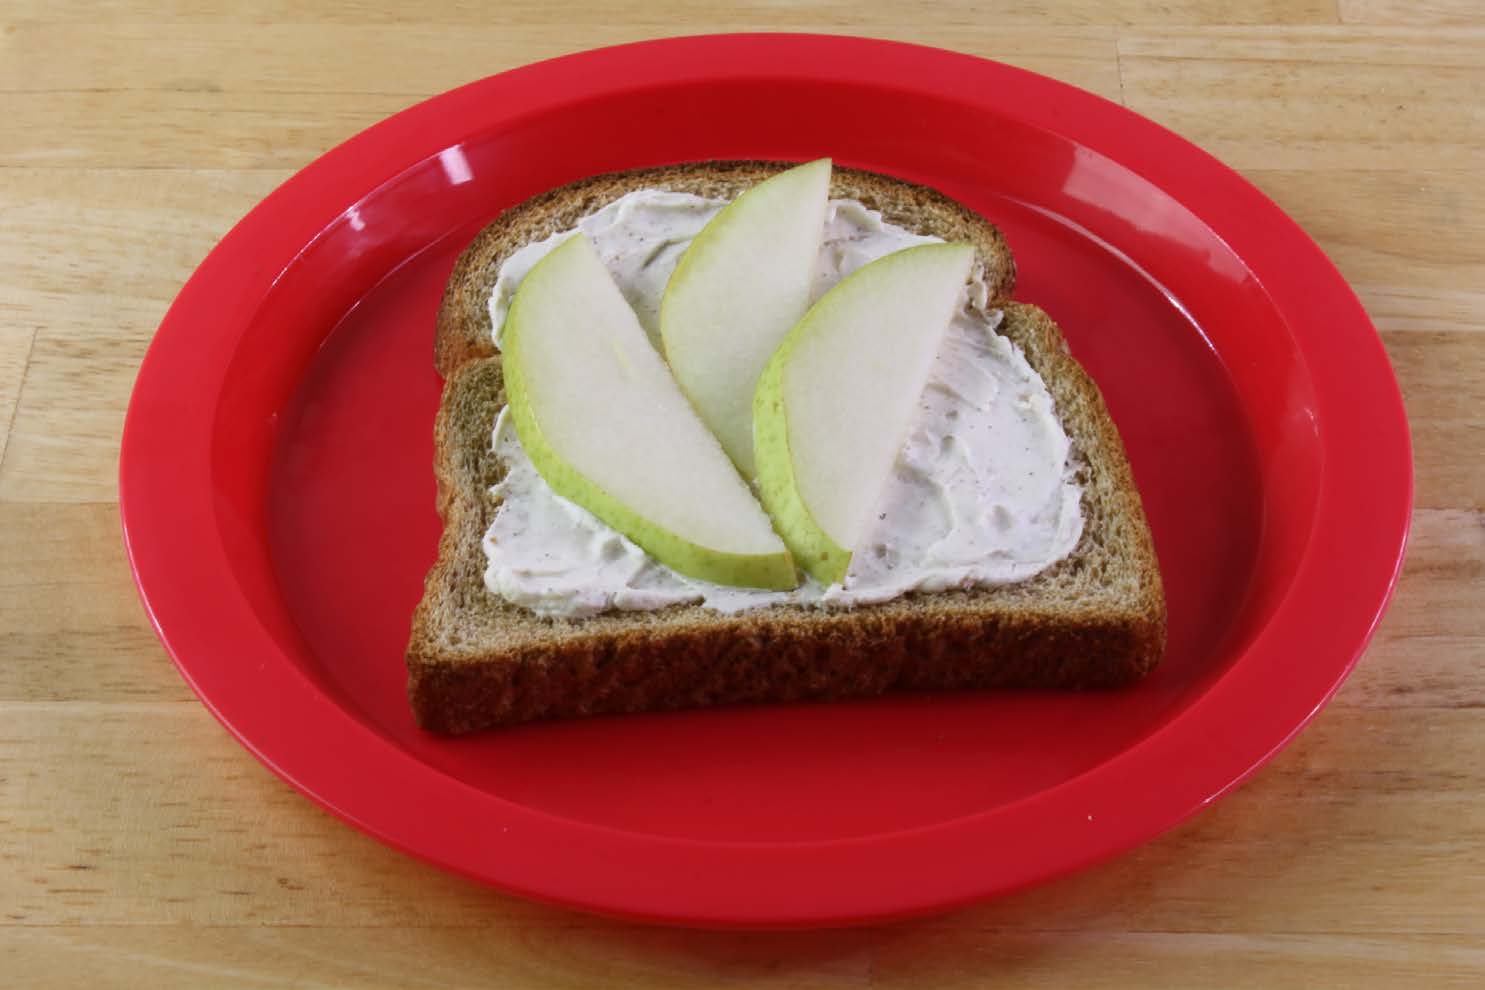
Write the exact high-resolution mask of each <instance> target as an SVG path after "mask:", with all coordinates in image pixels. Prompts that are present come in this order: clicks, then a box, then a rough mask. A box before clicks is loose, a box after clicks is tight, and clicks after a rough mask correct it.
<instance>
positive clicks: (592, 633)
mask: <svg viewBox="0 0 1485 990" xmlns="http://www.w3.org/2000/svg"><path fill="white" fill-rule="evenodd" d="M779 167H780V166H775V165H770V164H767V163H755V162H746V163H703V164H697V165H693V166H675V167H672V168H667V169H658V170H645V171H641V172H634V173H622V174H619V175H613V176H601V177H598V178H596V179H590V180H587V181H585V182H580V183H577V184H575V185H573V186H566V187H563V188H562V189H559V190H556V191H554V192H552V193H548V194H546V195H545V196H540V197H537V199H535V200H532V201H530V202H528V203H527V204H524V205H523V206H519V207H516V208H515V209H514V210H512V211H509V212H508V213H506V214H504V215H503V216H502V217H501V218H500V219H498V220H497V221H496V222H495V223H494V224H492V225H491V226H490V227H489V228H486V230H485V231H484V232H483V233H481V234H480V235H479V237H478V238H477V239H476V240H475V241H474V243H472V244H471V245H470V247H469V248H468V249H467V250H466V251H465V254H464V256H463V257H461V259H460V261H459V263H458V264H457V266H456V267H455V270H454V276H453V278H452V279H451V280H450V283H449V288H448V291H447V293H446V294H445V297H444V301H443V308H442V310H441V312H440V314H439V326H438V344H437V360H438V365H439V367H440V369H441V370H443V371H444V372H445V373H446V375H447V381H446V383H445V387H444V393H443V399H442V403H441V406H440V409H439V414H438V419H437V424H436V428H435V430H436V432H435V445H436V455H435V459H436V463H435V472H436V475H437V478H438V509H439V513H440V515H441V516H442V517H443V520H444V533H443V537H442V540H441V542H440V544H439V550H438V558H437V560H436V562H435V564H434V566H433V568H432V570H431V571H430V572H429V574H428V577H427V581H426V586H425V591H424V595H423V599H422V601H421V602H420V603H419V605H418V607H417V610H416V612H415V613H414V616H413V628H412V636H411V640H410V642H409V645H408V650H407V664H408V672H409V679H408V694H409V697H410V699H411V702H412V707H413V712H414V715H415V717H416V719H417V721H418V724H419V725H421V726H422V727H423V728H425V729H429V730H431V731H436V732H443V733H463V732H471V731H475V730H478V729H483V728H487V727H491V726H496V725H503V724H510V723H516V722H522V721H527V720H531V719H540V718H553V717H563V716H575V715H589V714H599V713H610V712H639V711H654V710H662V709H673V708H685V707H695V706H701V705H711V704H723V703H731V702H759V701H787V700H799V699H827V698H845V697H857V696H864V695H873V694H878V693H881V692H884V691H888V690H895V689H905V690H942V689H956V688H992V687H1019V688H1062V689H1079V688H1098V687H1110V686H1115V685H1119V684H1124V683H1127V682H1129V681H1133V680H1135V679H1137V678H1139V677H1141V676H1143V675H1144V674H1145V673H1147V672H1148V671H1149V670H1151V669H1152V668H1153V667H1154V666H1155V665H1156V663H1158V661H1159V659H1160V655H1161V653H1162V651H1163V650H1164V646H1165V629H1166V614H1165V597H1164V592H1163V589H1162V586H1161V579H1160V571H1159V567H1158V563H1157V561H1156V557H1155V551H1154V547H1153V544H1152V543H1151V539H1150V532H1149V527H1148V525H1147V524H1146V521H1145V516H1144V511H1143V508H1142V506H1141V504H1140V499H1139V494H1138V491H1137V490H1136V488H1135V485H1134V479H1133V476H1132V475H1131V473H1130V469H1129V464H1128V461H1127V459H1126V457H1125V453H1124V447H1123V443H1122V441H1121V440H1120V437H1119V434H1118V431H1117V430H1116V429H1115V427H1114V424H1113V421H1112V420H1111V419H1110V417H1109V414H1108V410H1107V409H1106V408H1105V406H1104V403H1103V398H1102V396H1101V394H1100V393H1099V391H1098V387H1097V386H1096V385H1095V384H1094V383H1093V381H1092V380H1091V379H1090V378H1089V377H1088V376H1087V374H1086V373H1085V372H1084V371H1083V369H1082V367H1081V366H1080V365H1079V364H1078V363H1077V362H1076V361H1075V360H1074V359H1073V358H1072V357H1071V355H1070V354H1069V353H1068V350H1067V346H1066V343H1065V341H1064V340H1063V337H1062V334H1061V332H1060V331H1059V330H1058V328H1057V326H1056V324H1054V323H1053V322H1052V320H1051V319H1050V318H1049V317H1048V316H1047V314H1045V313H1044V312H1042V311H1041V310H1040V309H1037V308H1036V307H1034V306H1027V305H1021V304H1017V303H1010V302H1004V303H1002V304H1001V305H1002V308H1003V311H1004V313H1005V319H1004V320H1003V322H1002V323H1001V325H1000V328H999V332H1000V333H1002V334H1004V335H1005V336H1007V337H1009V338H1010V339H1011V340H1012V341H1013V342H1014V343H1015V344H1017V345H1018V346H1019V347H1020V348H1021V350H1022V352H1023V353H1024V354H1025V356H1026V358H1027V360H1028V361H1029V362H1030V364H1031V366H1032V367H1033V368H1035V369H1036V371H1037V373H1038V374H1040V375H1041V377H1042V379H1043V380H1044V381H1045V382H1046V384H1047V387H1048V390H1049V391H1050V392H1051V394H1052V398H1053V402H1054V404H1055V407H1056V411H1057V416H1058V418H1059V419H1060V421H1061V422H1062V425H1063V428H1064V429H1065V430H1066V432H1067V434H1068V436H1069V437H1070V438H1071V440H1072V454H1071V457H1072V458H1073V464H1074V467H1075V470H1076V474H1077V479H1078V481H1079V483H1080V484H1081V486H1082V490H1083V498H1082V511H1083V516H1084V528H1083V535H1082V537H1081V539H1080V541H1079V543H1078V545H1077V547H1076V548H1075V549H1074V551H1073V553H1072V554H1071V555H1070V556H1068V557H1067V558H1065V559H1063V560H1062V561H1060V562H1058V563H1056V564H1054V565H1053V566H1052V567H1050V568H1048V569H1047V570H1045V571H1043V572H1041V573H1040V574H1038V575H1036V576H1035V577H1032V578H1030V579H1028V580H1025V581H1022V582H1019V583H1016V584H1011V585H1003V586H996V587H988V588H978V589H974V590H968V591H945V592H935V593H931V594H921V593H920V594H911V595H907V596H904V597H902V598H898V599H896V600H893V601H889V602H885V603H882V604H878V605H861V606H856V607H854V608H850V609H831V608H816V607H810V606H807V605H775V606H770V607H768V608H762V609H758V610H756V611H751V612H744V613H740V614H736V615H725V614H721V613H717V612H714V611H711V610H709V609H706V608H704V607H703V606H700V605H678V606H673V607H670V608H666V609H662V610H658V611H654V612H620V611H615V612H607V613H603V614H600V615H596V616H590V617H586V618H581V619H562V618H546V617H541V616H537V615H535V614H534V613H532V612H530V611H528V610H526V609H524V608H522V607H520V606H517V605H513V604H510V603H508V602H506V601H504V600H503V599H501V598H500V597H499V596H497V595H495V594H493V593H491V592H490V591H488V590H487V589H486V587H485V584H484V570H485V564H486V561H485V555H484V550H483V548H482V546H481V540H482V538H483V536H484V534H485V532H486V530H487V529H488V528H489V526H490V523H491V520H492V519H493V516H494V513H495V511H496V509H497V508H498V503H497V502H496V500H495V497H494V496H492V495H491V494H490V488H491V486H492V485H494V484H495V483H496V482H497V481H499V480H500V477H501V474H502V471H503V467H502V465H501V463H500V462H499V461H498V460H497V459H496V457H495V455H494V453H493V452H492V450H491V430H492V427H493V425H494V421H495V415H496V413H497V411H498V410H499V409H500V408H501V407H502V406H503V405H504V404H505V392H504V380H503V377H502V374H501V359H500V357H499V354H498V353H497V352H495V350H494V347H493V345H492V344H491V343H490V326H489V315H488V312H487V308H486V302H487V300H488V296H489V292H490V289H491V287H492V286H493V284H494V280H495V273H496V271H497V270H498V268H499V265H500V263H501V261H502V260H503V258H504V257H506V256H507V255H508V254H509V253H510V251H512V250H514V249H515V248H518V247H520V246H521V245H522V244H525V243H528V242H529V241H531V240H534V239H539V238H542V237H546V236H547V235H549V234H551V233H554V232H556V231H559V230H565V229H569V228H571V227H572V226H574V225H575V224H576V222H577V220H578V219H579V218H580V217H581V216H584V215H586V214H587V213H590V212H592V211H594V210H596V209H598V208H600V207H601V206H603V205H605V204H606V203H608V202H610V201H612V200H613V199H615V198H617V197H618V196H620V195H622V194H623V193H625V192H628V191H629V190H631V189H637V188H666V189H674V190H680V191H690V192H697V193H702V194H708V195H714V196H718V197H721V196H730V195H734V194H735V193H737V192H738V191H740V190H741V189H742V188H743V187H745V186H746V185H748V184H751V183H752V182H755V181H757V180H758V179H760V178H762V177H764V176H765V175H768V174H772V172H773V171H775V170H777V168H779ZM837 171H838V175H837V179H836V185H835V188H833V189H832V195H836V196H852V197H855V198H859V199H861V200H863V201H864V202H866V203H867V204H868V205H869V206H872V207H873V208H874V209H878V210H881V211H882V212H883V213H884V214H885V215H886V217H887V219H888V220H889V221H891V222H893V223H896V224H898V225H900V226H903V227H907V228H908V229H911V230H915V231H917V232H920V233H926V234H935V235H937V236H940V237H944V238H946V239H954V240H967V241H969V242H970V243H973V244H975V245H976V247H977V249H978V250H979V252H980V258H981V262H982V264H983V265H984V267H985V270H986V273H987V274H986V278H987V281H988V282H989V283H990V284H991V286H992V295H993V296H1003V295H1004V294H1005V293H1007V292H1008V291H1009V289H1010V287H1011V283H1012V280H1013V278H1014V265H1013V263H1012V261H1011V256H1010V253H1009V251H1008V250H1007V249H1006V247H1005V242H1004V240H1003V239H1002V238H1001V236H1000V233H999V232H998V231H997V230H996V229H995V228H994V227H993V226H992V225H990V224H989V223H987V222H986V221H985V220H983V219H982V218H980V217H979V216H978V215H976V214H974V213H972V212H970V211H968V210H966V209H965V208H963V207H961V206H959V205H958V204H955V203H953V202H952V201H951V200H948V199H946V198H945V197H943V196H942V195H940V194H938V193H936V192H932V191H931V190H925V189H923V187H920V186H912V185H909V184H907V183H899V182H897V181H896V180H893V179H889V178H886V177H882V176H875V175H870V174H868V173H861V172H849V171H846V170H837Z"/></svg>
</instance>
